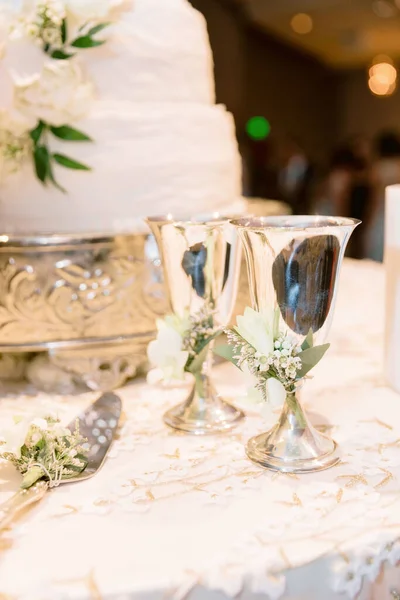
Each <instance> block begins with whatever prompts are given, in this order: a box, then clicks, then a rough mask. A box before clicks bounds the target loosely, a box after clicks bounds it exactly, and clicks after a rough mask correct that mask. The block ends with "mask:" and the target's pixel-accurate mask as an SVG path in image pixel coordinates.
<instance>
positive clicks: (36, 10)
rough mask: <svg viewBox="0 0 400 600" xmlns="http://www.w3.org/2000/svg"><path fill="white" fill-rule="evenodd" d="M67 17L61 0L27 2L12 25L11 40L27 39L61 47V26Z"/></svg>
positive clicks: (31, 0)
mask: <svg viewBox="0 0 400 600" xmlns="http://www.w3.org/2000/svg"><path fill="white" fill-rule="evenodd" d="M65 17H66V11H65V6H64V3H63V2H60V1H59V0H27V1H26V2H24V5H23V10H22V12H21V14H20V16H19V18H17V19H16V20H15V22H14V23H13V24H12V27H11V33H10V38H11V39H18V38H23V37H27V38H30V39H32V40H34V41H35V42H36V43H39V44H40V43H41V42H42V41H43V42H45V43H46V44H51V45H61V44H62V36H61V25H62V22H63V20H64V19H65Z"/></svg>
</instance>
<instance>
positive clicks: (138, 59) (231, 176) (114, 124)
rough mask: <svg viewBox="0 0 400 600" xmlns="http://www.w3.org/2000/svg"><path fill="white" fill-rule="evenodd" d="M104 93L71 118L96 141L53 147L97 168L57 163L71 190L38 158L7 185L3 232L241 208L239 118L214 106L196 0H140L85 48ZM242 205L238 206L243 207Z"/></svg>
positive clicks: (125, 223)
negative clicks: (49, 180) (100, 40)
mask: <svg viewBox="0 0 400 600" xmlns="http://www.w3.org/2000/svg"><path fill="white" fill-rule="evenodd" d="M80 56H81V62H82V63H83V65H84V67H85V69H86V71H87V73H88V74H89V75H90V77H91V78H92V80H93V82H94V84H95V86H96V93H97V100H96V102H95V104H94V107H93V109H92V110H91V111H90V113H89V115H88V118H87V119H85V120H81V121H79V122H76V123H70V124H71V125H74V126H76V127H77V128H79V129H80V130H82V131H84V132H86V133H88V134H89V135H90V136H91V137H92V138H93V139H94V142H93V143H83V142H79V143H72V142H61V141H59V140H57V139H55V138H52V139H51V149H52V150H53V151H55V152H57V151H59V152H61V153H67V154H68V155H69V156H72V157H73V158H74V159H77V160H80V161H82V162H84V163H86V164H88V165H90V166H91V167H92V168H93V171H92V172H90V173H87V172H80V171H72V170H67V169H64V168H62V167H55V176H56V179H57V181H58V182H59V183H60V184H61V185H62V186H63V187H65V188H66V190H67V192H68V193H67V194H63V193H62V192H60V191H58V190H57V189H55V188H54V187H51V186H49V187H43V185H42V184H41V183H40V182H39V181H38V180H37V179H36V176H35V174H34V170H33V167H32V164H31V163H28V164H25V165H24V167H23V168H22V170H21V171H19V172H18V173H15V174H12V175H10V176H8V177H7V178H6V179H5V181H4V182H3V184H2V187H1V188H0V223H1V229H2V230H3V232H31V231H46V232H56V231H58V232H71V231H76V232H78V231H87V232H92V231H93V232H94V231H109V230H113V229H127V228H130V227H132V225H133V224H134V225H135V226H136V225H137V224H138V223H139V222H140V221H141V219H142V218H143V217H145V216H146V215H148V214H154V213H165V212H179V211H182V210H184V211H185V212H187V209H188V207H189V208H190V211H191V212H192V213H196V212H207V211H210V210H212V211H215V210H222V211H223V210H225V211H229V210H232V209H233V207H234V203H235V201H237V199H238V198H239V196H240V193H241V178H240V157H239V154H238V149H237V143H236V138H235V129H234V123H233V119H232V116H231V115H230V114H229V113H227V112H226V110H225V108H224V107H223V106H215V105H214V104H213V103H214V83H213V75H212V70H213V68H212V56H211V50H210V47H209V43H208V36H207V29H206V24H205V21H204V19H203V17H202V16H201V15H200V13H198V12H197V11H195V10H194V9H193V8H192V7H191V6H190V4H189V3H188V2H187V0H135V2H134V5H133V7H132V9H130V10H129V11H127V12H125V13H122V14H121V17H120V20H119V21H117V22H116V23H115V25H113V26H112V28H110V30H109V32H108V41H107V43H106V44H104V46H102V47H100V48H96V49H93V50H86V51H85V52H82V53H81V55H80ZM236 206H237V205H236Z"/></svg>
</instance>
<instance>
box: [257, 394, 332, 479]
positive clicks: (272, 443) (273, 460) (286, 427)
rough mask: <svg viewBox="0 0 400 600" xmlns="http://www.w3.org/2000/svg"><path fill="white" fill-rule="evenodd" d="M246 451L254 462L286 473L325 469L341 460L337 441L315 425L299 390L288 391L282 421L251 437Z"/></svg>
mask: <svg viewBox="0 0 400 600" xmlns="http://www.w3.org/2000/svg"><path fill="white" fill-rule="evenodd" d="M246 451H247V456H248V457H249V458H250V459H251V460H252V461H253V462H256V463H258V464H260V465H262V466H263V467H267V468H268V469H272V470H274V471H283V472H285V473H308V472H312V471H322V470H324V469H328V468H329V467H332V466H333V465H335V464H336V463H338V462H339V460H340V457H339V454H338V452H337V445H336V442H334V441H333V440H332V439H331V438H329V437H328V436H326V435H324V434H323V433H320V432H319V431H317V430H316V429H315V428H314V427H313V426H312V425H311V423H310V422H309V420H308V418H307V415H306V413H305V411H304V409H303V407H302V405H301V402H300V400H299V398H298V396H297V392H296V390H294V391H289V392H288V393H287V395H286V400H285V404H284V406H283V409H282V413H281V416H280V418H279V421H278V423H277V424H276V425H275V426H274V427H273V428H272V429H271V430H270V431H268V432H267V433H263V434H261V435H258V436H256V437H254V438H251V439H250V440H249V442H248V444H247V449H246Z"/></svg>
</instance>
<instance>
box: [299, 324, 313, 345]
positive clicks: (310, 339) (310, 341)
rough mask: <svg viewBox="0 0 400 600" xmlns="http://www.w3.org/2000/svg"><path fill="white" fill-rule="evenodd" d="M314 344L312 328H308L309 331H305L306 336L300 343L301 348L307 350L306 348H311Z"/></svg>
mask: <svg viewBox="0 0 400 600" xmlns="http://www.w3.org/2000/svg"><path fill="white" fill-rule="evenodd" d="M313 346H314V334H313V330H312V329H311V328H310V331H309V332H308V333H307V337H306V338H305V340H304V342H303V343H302V345H301V349H302V350H308V348H312V347H313Z"/></svg>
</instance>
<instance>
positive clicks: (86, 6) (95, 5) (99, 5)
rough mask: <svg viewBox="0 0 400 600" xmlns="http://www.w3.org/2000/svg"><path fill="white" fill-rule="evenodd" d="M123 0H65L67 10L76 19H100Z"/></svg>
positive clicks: (107, 15)
mask: <svg viewBox="0 0 400 600" xmlns="http://www.w3.org/2000/svg"><path fill="white" fill-rule="evenodd" d="M124 1H125V0H65V5H66V8H67V11H68V12H69V13H70V14H71V15H72V16H73V17H75V18H76V19H79V20H82V21H84V22H86V21H102V20H103V19H106V18H108V17H109V15H110V13H111V11H112V10H113V9H114V8H117V7H119V6H121V5H122V4H124Z"/></svg>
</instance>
